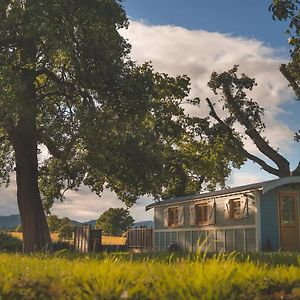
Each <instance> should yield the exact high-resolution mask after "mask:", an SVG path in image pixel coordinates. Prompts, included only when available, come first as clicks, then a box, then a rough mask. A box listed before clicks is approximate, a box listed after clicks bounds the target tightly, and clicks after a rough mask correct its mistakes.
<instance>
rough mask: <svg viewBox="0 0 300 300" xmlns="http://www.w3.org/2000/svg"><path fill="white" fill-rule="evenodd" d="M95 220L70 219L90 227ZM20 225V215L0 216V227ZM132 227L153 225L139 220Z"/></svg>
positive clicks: (72, 222)
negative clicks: (80, 220) (79, 220)
mask: <svg viewBox="0 0 300 300" xmlns="http://www.w3.org/2000/svg"><path fill="white" fill-rule="evenodd" d="M96 221H97V220H90V221H88V222H78V221H75V220H71V219H70V222H71V224H72V225H75V226H81V225H87V224H88V225H91V226H92V227H95V226H96ZM19 225H21V218H20V215H11V216H0V229H14V228H16V227H17V226H19ZM133 227H148V228H150V227H153V221H150V220H149V221H141V222H136V223H134V225H133Z"/></svg>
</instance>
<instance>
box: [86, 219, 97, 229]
mask: <svg viewBox="0 0 300 300" xmlns="http://www.w3.org/2000/svg"><path fill="white" fill-rule="evenodd" d="M96 222H97V220H91V221H88V222H84V223H83V224H84V225H91V226H92V227H93V228H95V226H96Z"/></svg>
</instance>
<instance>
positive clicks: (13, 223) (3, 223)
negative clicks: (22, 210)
mask: <svg viewBox="0 0 300 300" xmlns="http://www.w3.org/2000/svg"><path fill="white" fill-rule="evenodd" d="M20 224H21V218H20V215H11V216H0V228H2V229H11V228H16V227H17V226H19V225H20Z"/></svg>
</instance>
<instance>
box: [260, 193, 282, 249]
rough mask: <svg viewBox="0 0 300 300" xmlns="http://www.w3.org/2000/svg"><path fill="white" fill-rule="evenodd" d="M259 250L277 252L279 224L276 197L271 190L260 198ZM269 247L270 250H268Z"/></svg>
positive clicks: (278, 246)
mask: <svg viewBox="0 0 300 300" xmlns="http://www.w3.org/2000/svg"><path fill="white" fill-rule="evenodd" d="M260 209H261V220H260V222H261V248H262V250H278V249H279V248H280V243H279V224H278V195H277V191H276V190H272V191H270V192H268V193H266V194H265V195H262V196H261V203H260ZM270 247H271V248H270Z"/></svg>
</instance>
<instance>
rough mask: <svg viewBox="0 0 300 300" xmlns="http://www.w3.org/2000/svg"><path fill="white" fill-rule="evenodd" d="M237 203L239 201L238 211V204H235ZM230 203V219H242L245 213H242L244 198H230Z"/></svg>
mask: <svg viewBox="0 0 300 300" xmlns="http://www.w3.org/2000/svg"><path fill="white" fill-rule="evenodd" d="M236 203H239V205H238V207H239V211H238V212H237V206H236V205H235V204H236ZM228 205H229V210H228V216H229V219H232V220H234V219H242V218H243V214H242V200H241V198H240V197H239V198H232V199H229V200H228Z"/></svg>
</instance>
